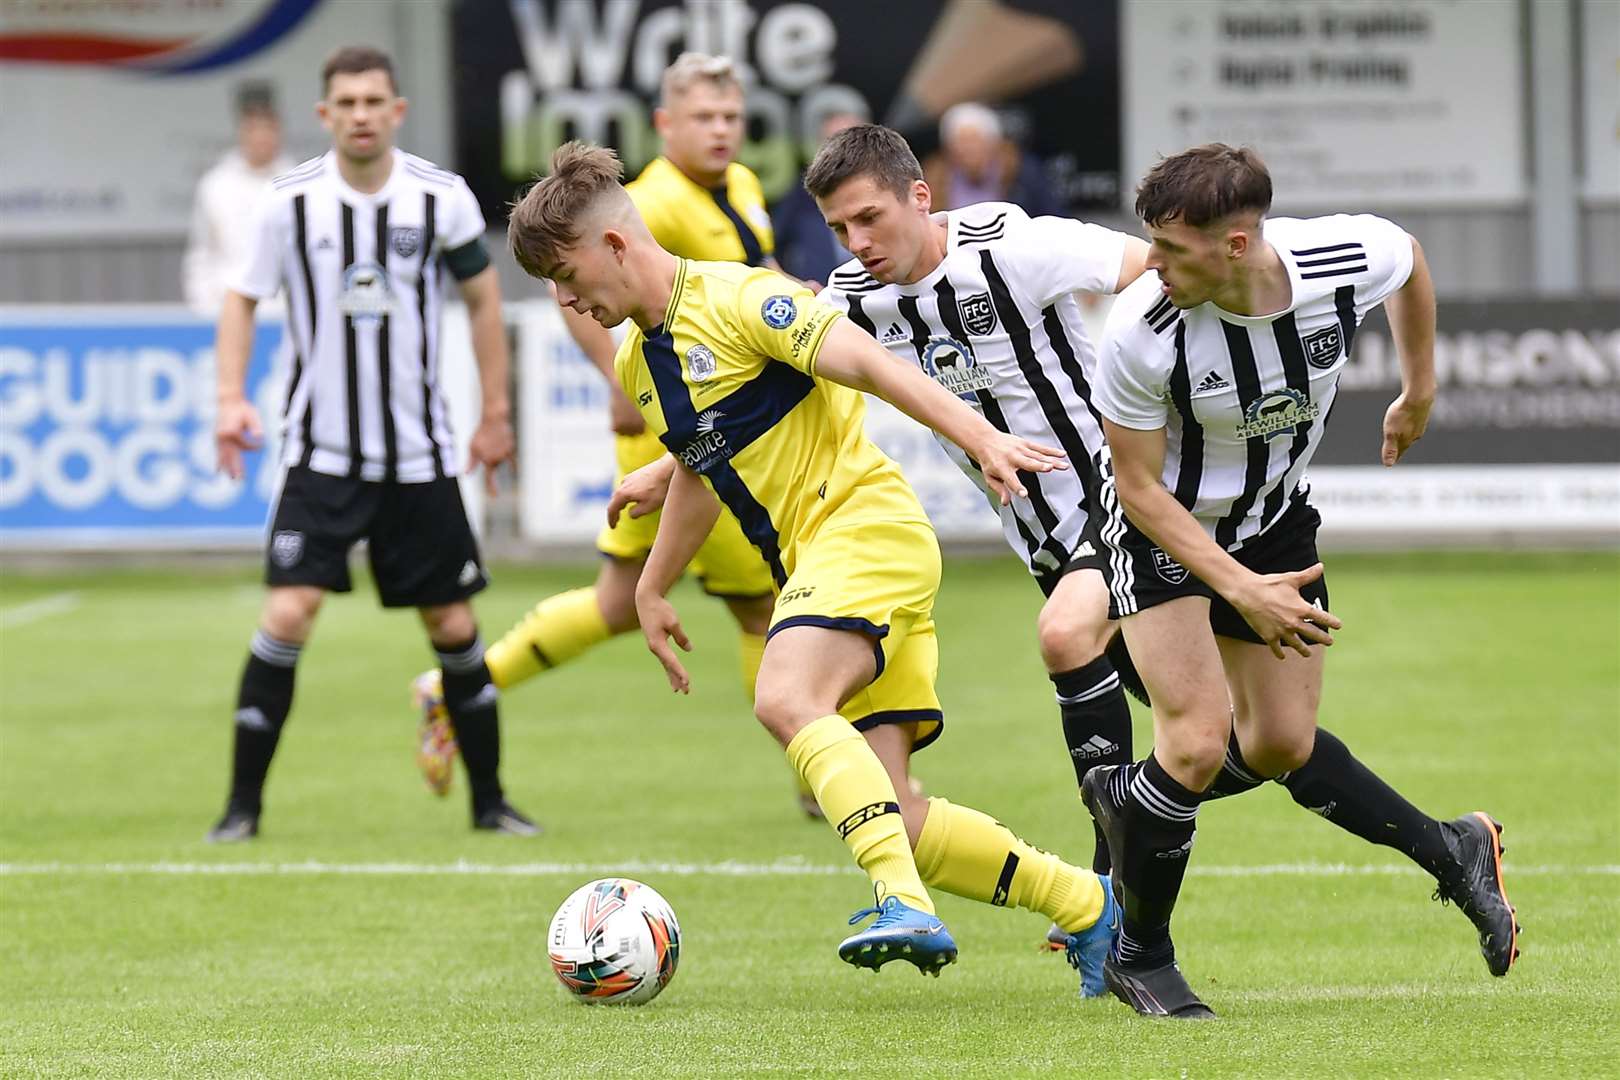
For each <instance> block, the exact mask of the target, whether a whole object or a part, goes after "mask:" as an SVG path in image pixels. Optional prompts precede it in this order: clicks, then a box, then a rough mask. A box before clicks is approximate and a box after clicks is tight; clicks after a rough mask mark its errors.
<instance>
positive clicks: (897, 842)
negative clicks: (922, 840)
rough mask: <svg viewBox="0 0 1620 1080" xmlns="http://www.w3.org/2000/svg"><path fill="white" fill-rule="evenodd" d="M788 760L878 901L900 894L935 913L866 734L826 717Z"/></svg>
mask: <svg viewBox="0 0 1620 1080" xmlns="http://www.w3.org/2000/svg"><path fill="white" fill-rule="evenodd" d="M787 756H788V761H789V762H791V763H792V764H793V768H794V769H796V770H797V771H798V773H799V775H800V776H803V777H804V778H805V781H806V782H807V783H809V785H810V789H811V790H812V791H814V792H815V794H816V801H817V802H819V803H820V804H821V809H822V811H823V812H824V813H825V814H826V816H827V823H828V824H829V825H831V826H833V828H835V829H837V830H838V835H839V837H840V838H842V839H843V841H844V843H845V844H848V845H849V850H850V851H851V852H852V853H853V854H854V856H855V861H856V862H857V863H859V864H860V867H861V869H862V870H865V871H866V876H867V877H869V878H871V879H872V883H873V884H874V885H876V886H877V887H878V902H879V903H882V902H883V901H884V900H885V899H887V898H888V897H890V896H898V897H899V898H900V899H901V900H902V901H903V902H905V903H906V904H909V905H911V906H912V907H914V908H917V909H918V910H920V911H926V912H928V913H930V914H932V913H933V911H934V902H933V901H932V900H930V899H929V897H928V890H927V889H925V888H923V883H922V879H921V878H919V877H918V876H917V864H916V861H915V860H914V859H913V858H912V855H911V844H910V843H909V842H908V841H907V840H906V826H905V823H904V822H903V821H901V820H900V803H899V800H897V799H896V798H895V796H894V785H893V784H892V783H890V782H889V774H888V773H887V772H885V771H884V770H883V763H882V762H880V761H879V760H878V758H877V755H876V754H874V753H872V748H871V747H870V746H868V745H866V740H865V739H863V738H861V734H860V732H858V731H856V730H855V729H854V728H852V727H850V726H849V721H848V720H845V719H844V718H843V717H842V716H837V715H833V716H823V717H822V718H821V719H820V720H816V721H814V722H813V723H810V724H807V725H805V727H803V728H802V729H800V731H799V733H798V734H797V735H795V736H793V741H792V742H790V743H788V747H787Z"/></svg>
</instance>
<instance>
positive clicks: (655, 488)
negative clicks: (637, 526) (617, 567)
mask: <svg viewBox="0 0 1620 1080" xmlns="http://www.w3.org/2000/svg"><path fill="white" fill-rule="evenodd" d="M674 476H675V470H674V469H671V468H668V467H667V466H666V465H665V459H664V458H659V459H658V460H657V461H654V462H652V463H650V464H647V465H643V466H642V467H641V468H639V469H637V470H636V471H635V472H633V473H631V474H629V475H628V476H626V477H625V478H624V479H623V480H620V481H619V486H618V487H616V488H614V489H613V497H612V498H610V499H608V504H607V520H608V527H609V528H614V527H617V526H618V524H619V514H620V512H621V511H623V510H624V509H625V507H629V514H630V516H631V517H633V518H639V517H646V516H647V515H648V514H652V513H656V512H657V511H658V510H659V509H660V508H661V507H662V506H663V505H664V499H666V498H667V497H668V496H669V482H670V480H671V479H673V478H674Z"/></svg>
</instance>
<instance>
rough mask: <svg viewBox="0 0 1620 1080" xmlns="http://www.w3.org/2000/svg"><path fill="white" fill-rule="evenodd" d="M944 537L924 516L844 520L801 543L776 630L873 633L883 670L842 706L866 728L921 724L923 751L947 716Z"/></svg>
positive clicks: (778, 601) (777, 614)
mask: <svg viewBox="0 0 1620 1080" xmlns="http://www.w3.org/2000/svg"><path fill="white" fill-rule="evenodd" d="M939 574H940V563H939V541H938V540H937V539H936V538H935V537H934V530H933V528H932V527H931V526H929V525H928V524H926V523H924V522H918V521H862V522H858V523H852V524H846V525H839V524H838V522H837V520H836V517H835V518H834V520H833V521H831V522H829V523H828V524H826V525H823V526H822V528H821V530H820V531H819V532H817V533H816V535H815V536H814V537H812V538H811V539H810V541H809V542H808V543H807V544H805V545H803V546H802V547H800V548H799V551H798V558H797V561H796V564H795V566H794V568H793V573H792V574H791V575H789V576H788V579H787V584H785V585H783V586H782V592H781V594H780V595H779V596H778V597H777V598H776V611H775V612H774V613H773V614H772V616H771V629H770V632H771V633H772V634H774V633H776V632H777V631H778V630H782V629H785V628H787V627H789V626H824V627H828V628H830V629H834V630H855V631H857V632H859V633H863V634H866V635H868V636H869V637H871V638H872V646H873V649H874V650H875V652H876V653H877V677H876V678H875V679H873V680H872V681H871V682H870V683H868V684H867V685H866V686H865V687H864V688H863V689H861V690H858V691H856V693H855V694H854V696H853V697H851V698H850V699H849V700H848V701H846V702H845V703H844V704H843V706H842V707H841V708H840V709H839V710H838V712H839V714H840V715H842V716H843V717H844V718H845V719H847V720H848V721H849V722H850V723H851V724H853V725H854V726H855V728H856V729H857V730H859V731H865V730H867V729H868V728H871V727H875V726H877V725H878V724H901V723H908V722H912V721H915V722H916V723H917V740H916V742H915V743H914V744H913V747H912V749H914V750H920V749H922V748H923V747H924V746H927V745H928V744H929V743H931V742H933V741H934V740H935V739H937V738H939V736H940V732H941V731H942V730H943V729H944V727H945V714H944V712H943V710H941V709H940V706H939V695H938V694H937V693H936V692H935V689H934V683H935V681H936V680H937V679H938V677H939V639H938V638H937V637H936V636H935V634H934V618H933V611H934V597H935V596H936V595H938V593H939Z"/></svg>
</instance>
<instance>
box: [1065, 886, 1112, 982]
mask: <svg viewBox="0 0 1620 1080" xmlns="http://www.w3.org/2000/svg"><path fill="white" fill-rule="evenodd" d="M1097 880H1098V881H1099V882H1100V883H1101V884H1102V890H1103V909H1102V913H1101V914H1100V915H1098V916H1097V921H1096V922H1094V923H1092V924H1091V925H1090V926H1088V927H1086V928H1085V929H1084V930H1080V931H1077V932H1076V933H1073V934H1070V935H1069V936H1068V938H1067V940H1065V941H1064V943H1063V951H1064V952H1065V953H1067V954H1068V958H1069V966H1070V967H1072V968H1074V970H1076V971H1078V972H1079V973H1080V996H1081V997H1088V998H1093V997H1102V996H1104V995H1105V994H1107V993H1108V987H1107V986H1105V985H1104V984H1103V961H1104V960H1106V959H1108V954H1109V953H1110V952H1112V951H1113V949H1114V943H1115V942H1117V941H1118V940H1119V921H1120V919H1119V901H1118V900H1116V899H1114V883H1113V882H1112V881H1111V880H1109V877H1108V875H1107V874H1101V875H1099V876H1098V878H1097Z"/></svg>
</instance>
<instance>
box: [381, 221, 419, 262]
mask: <svg viewBox="0 0 1620 1080" xmlns="http://www.w3.org/2000/svg"><path fill="white" fill-rule="evenodd" d="M388 246H389V247H391V248H393V249H394V254H395V255H398V256H399V257H400V258H402V259H408V258H410V257H411V256H412V255H415V254H416V253H417V252H418V251H421V250H422V228H421V226H420V225H395V226H394V227H393V228H391V229H389V230H388Z"/></svg>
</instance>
